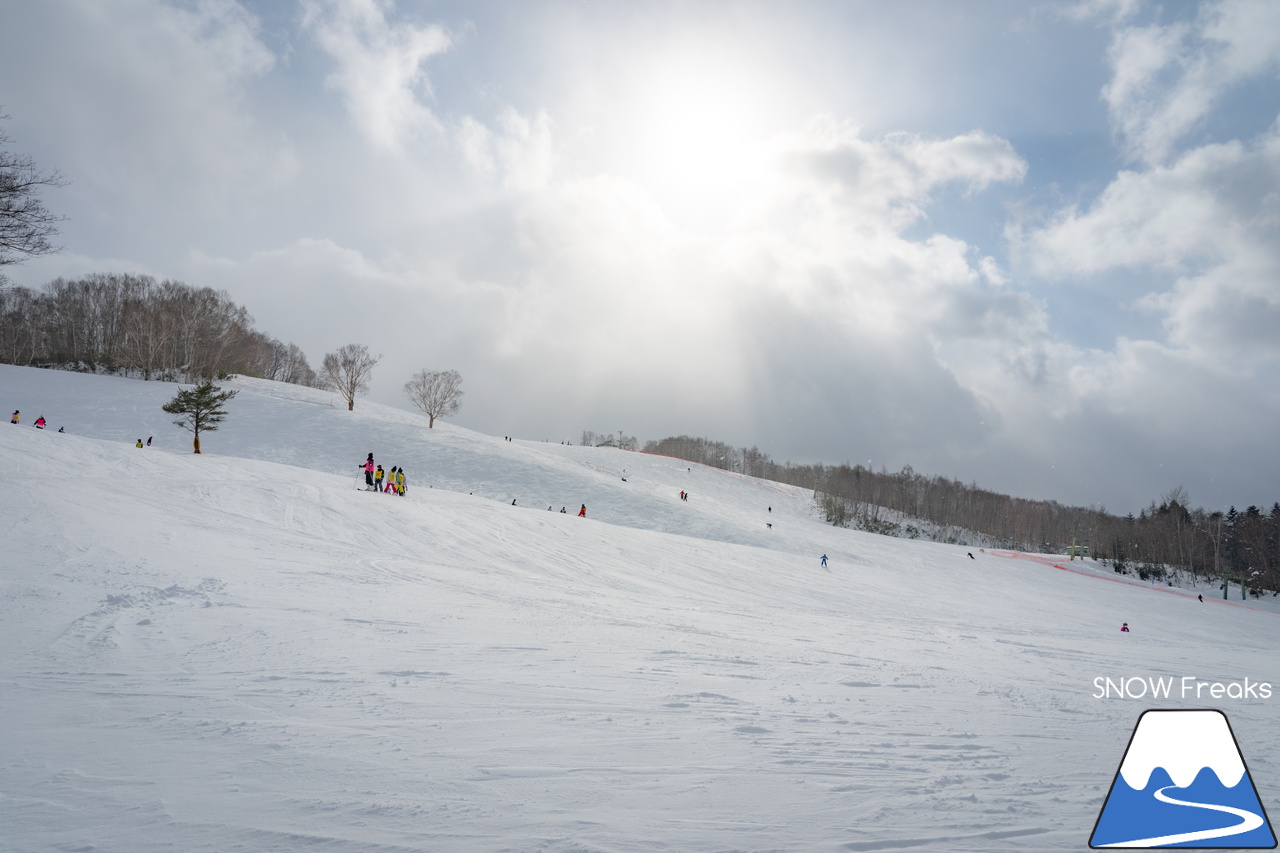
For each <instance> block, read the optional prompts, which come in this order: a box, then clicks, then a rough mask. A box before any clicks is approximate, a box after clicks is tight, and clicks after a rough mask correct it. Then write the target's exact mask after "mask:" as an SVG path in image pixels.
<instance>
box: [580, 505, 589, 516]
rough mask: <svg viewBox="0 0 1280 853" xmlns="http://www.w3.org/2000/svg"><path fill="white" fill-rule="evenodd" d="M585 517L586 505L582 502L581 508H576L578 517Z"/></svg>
mask: <svg viewBox="0 0 1280 853" xmlns="http://www.w3.org/2000/svg"><path fill="white" fill-rule="evenodd" d="M586 517H587V505H586V504H583V505H582V509H580V510H578V518H586Z"/></svg>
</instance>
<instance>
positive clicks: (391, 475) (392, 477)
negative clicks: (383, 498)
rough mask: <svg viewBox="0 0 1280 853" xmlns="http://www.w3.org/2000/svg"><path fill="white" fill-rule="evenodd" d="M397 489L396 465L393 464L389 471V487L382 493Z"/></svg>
mask: <svg viewBox="0 0 1280 853" xmlns="http://www.w3.org/2000/svg"><path fill="white" fill-rule="evenodd" d="M395 489H396V466H394V465H392V466H391V470H390V471H388V472H387V487H386V488H385V489H383V490H382V493H383V494H384V495H385V494H387V493H389V492H394V491H395Z"/></svg>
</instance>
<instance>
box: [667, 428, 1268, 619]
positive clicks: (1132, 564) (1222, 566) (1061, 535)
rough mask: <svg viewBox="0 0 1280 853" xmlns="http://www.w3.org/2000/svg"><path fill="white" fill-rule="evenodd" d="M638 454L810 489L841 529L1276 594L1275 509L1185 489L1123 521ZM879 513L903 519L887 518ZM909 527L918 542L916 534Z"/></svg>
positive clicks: (869, 481)
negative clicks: (1068, 558)
mask: <svg viewBox="0 0 1280 853" xmlns="http://www.w3.org/2000/svg"><path fill="white" fill-rule="evenodd" d="M644 451H645V452H646V453H660V454H664V455H667V456H675V457H677V458H679V459H687V460H689V461H691V462H700V463H702V464H704V465H709V466H711V467H713V468H721V469H724V470H728V471H735V472H737V473H740V474H746V475H747V476H752V477H762V478H764V479H768V480H774V481H776V482H781V483H788V484H790V485H794V486H799V487H801V488H805V489H812V490H813V491H814V493H815V500H816V502H817V504H818V507H819V508H820V510H821V512H822V513H823V515H824V516H825V518H826V519H827V521H829V522H831V523H832V524H836V525H840V526H842V527H856V528H859V529H865V530H872V531H874V532H883V533H894V534H902V533H904V532H907V524H908V523H909V522H911V521H915V520H919V521H923V522H928V524H929V525H930V526H931V527H932V528H933V529H934V530H936V531H937V533H936V536H935V538H938V539H943V540H949V541H953V542H961V543H968V544H974V543H979V542H989V543H990V544H992V545H993V546H996V547H1002V548H1009V549H1015V550H1021V551H1036V552H1047V553H1057V554H1061V553H1066V552H1068V551H1069V550H1071V549H1075V551H1076V553H1078V554H1080V555H1081V556H1084V555H1088V556H1091V557H1093V558H1094V559H1098V560H1105V561H1106V562H1107V563H1109V564H1110V565H1112V566H1113V567H1114V569H1115V570H1116V571H1117V572H1122V573H1126V574H1136V575H1138V576H1140V577H1142V578H1144V579H1150V580H1153V581H1158V580H1161V579H1164V578H1165V577H1166V574H1167V573H1168V572H1170V571H1177V572H1184V573H1186V574H1188V575H1190V576H1192V577H1193V578H1196V579H1210V578H1211V579H1214V580H1217V581H1221V580H1223V579H1224V578H1225V579H1227V580H1229V581H1230V582H1231V583H1232V584H1233V585H1243V586H1244V588H1246V589H1248V590H1251V591H1252V594H1254V595H1260V594H1262V593H1263V592H1272V593H1273V594H1274V593H1275V592H1276V591H1280V502H1277V503H1275V504H1273V505H1272V507H1271V509H1270V511H1269V512H1264V511H1263V510H1262V509H1260V508H1259V507H1257V506H1250V507H1248V508H1247V509H1246V510H1244V511H1243V512H1237V511H1236V510H1235V508H1234V507H1232V508H1231V509H1230V510H1228V511H1227V512H1225V513H1224V512H1211V511H1207V510H1204V509H1199V508H1197V509H1192V508H1191V507H1190V498H1189V497H1188V495H1187V493H1186V491H1185V490H1184V489H1181V488H1177V489H1173V490H1172V491H1170V492H1168V493H1167V494H1165V495H1164V496H1163V497H1162V498H1161V499H1160V501H1159V502H1158V503H1157V502H1156V501H1152V502H1151V504H1150V505H1149V506H1148V507H1147V508H1145V509H1143V510H1142V511H1141V512H1140V513H1139V514H1138V515H1137V516H1136V517H1135V516H1133V515H1132V514H1130V515H1128V516H1125V517H1120V516H1116V515H1112V514H1110V513H1108V512H1107V511H1106V510H1105V509H1103V508H1101V507H1071V506H1063V505H1062V504H1059V503H1057V502H1056V501H1036V500H1027V499H1025V498H1016V497H1011V496H1009V495H1002V494H999V493H997V492H993V491H990V490H988V489H983V488H980V487H979V486H978V485H977V484H976V483H969V484H965V483H962V482H960V481H959V480H952V479H948V478H946V477H939V476H927V475H923V474H919V473H916V472H915V471H914V470H912V469H911V467H910V466H907V467H905V468H903V469H902V470H901V471H897V472H890V471H886V470H884V469H883V468H882V469H881V470H879V471H873V470H871V469H869V468H865V467H863V466H861V465H854V466H850V465H793V464H791V463H783V464H779V463H777V462H774V461H773V460H772V459H770V458H769V456H768V455H767V454H765V453H762V452H761V451H760V450H759V449H757V448H755V447H751V448H745V447H744V448H735V447H732V446H730V445H728V444H725V443H724V442H719V441H712V440H710V439H705V438H693V437H691V436H687V435H682V436H675V437H670V438H664V439H662V440H660V441H650V442H648V443H647V444H645V446H644ZM881 508H885V509H888V510H890V511H891V512H892V513H898V514H900V516H901V517H903V518H904V522H903V523H902V524H898V523H895V522H892V521H886V519H885V518H884V514H883V513H882V512H881ZM911 529H912V530H914V531H916V534H917V535H921V531H920V528H916V527H913V528H911Z"/></svg>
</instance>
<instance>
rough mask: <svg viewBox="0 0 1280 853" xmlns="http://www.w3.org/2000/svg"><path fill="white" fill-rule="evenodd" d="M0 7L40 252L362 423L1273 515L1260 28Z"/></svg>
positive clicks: (1279, 279)
mask: <svg viewBox="0 0 1280 853" xmlns="http://www.w3.org/2000/svg"><path fill="white" fill-rule="evenodd" d="M958 6H959V4H951V3H946V2H941V0H938V2H925V1H924V0H919V1H918V2H905V3H893V4H885V3H856V2H854V3H826V2H807V3H806V2H801V3H796V4H788V5H787V6H786V7H785V8H784V7H782V6H779V5H777V4H769V3H758V4H753V3H723V4H722V3H705V4H686V3H676V2H672V3H652V4H635V5H634V6H633V5H631V4H598V5H587V4H578V3H566V2H530V3H445V2H412V0H399V2H392V1H391V0H342V2H339V0H301V2H298V3H297V4H296V5H290V4H285V3H265V2H263V3H257V2H249V0H242V2H235V1H234V0H201V2H163V0H117V2H112V3H110V4H102V3H98V2H91V0H80V2H72V0H49V2H42V3H39V4H33V3H25V2H17V0H13V2H3V3H0V14H3V19H4V26H2V27H0V79H3V80H5V81H7V82H6V83H5V84H4V86H3V87H2V88H0V104H2V105H3V108H4V112H6V113H8V114H9V115H10V117H11V118H10V120H9V121H7V122H6V123H5V130H6V132H7V133H8V134H9V135H10V136H11V137H12V139H13V146H14V148H15V149H16V150H21V151H24V152H26V153H30V154H32V155H33V156H34V157H36V159H37V160H38V162H39V163H40V164H41V165H42V166H44V167H46V168H57V169H58V170H60V171H61V172H62V173H63V174H64V175H65V176H66V177H67V178H68V179H69V180H70V181H71V184H70V185H69V186H68V187H66V188H63V189H60V190H56V191H52V192H50V193H49V194H48V196H47V197H46V200H47V203H48V204H49V206H50V207H51V208H53V209H54V210H56V211H58V212H61V213H65V214H66V215H67V216H69V217H70V220H69V221H68V222H67V223H66V227H65V228H64V230H63V234H62V238H61V239H62V241H63V242H64V243H65V245H66V249H65V251H64V252H63V253H61V254H59V255H57V256H53V257H49V258H45V259H41V260H39V261H36V262H31V263H28V264H26V265H25V266H23V267H19V268H17V269H16V270H14V271H13V272H12V273H11V275H12V277H13V278H14V279H15V280H16V281H17V282H19V283H21V284H24V285H27V286H31V287H38V286H39V285H41V284H43V283H44V282H45V281H48V280H49V279H51V278H53V277H55V276H57V275H75V274H80V273H84V272H110V271H119V270H128V271H140V272H148V273H152V274H154V275H156V276H159V277H170V278H178V279H182V280H184V281H186V282H188V283H190V284H193V285H208V286H212V287H215V288H225V289H226V290H228V291H229V292H230V293H231V295H232V297H233V298H234V299H236V300H237V301H239V302H241V303H242V304H244V305H245V306H246V307H248V309H249V311H250V312H251V313H252V314H253V315H254V317H255V318H256V320H257V324H258V327H259V328H260V329H262V330H263V331H266V332H267V333H269V334H271V335H274V336H276V337H278V338H281V339H282V340H285V341H292V342H295V343H297V344H299V345H300V346H302V347H303V349H304V350H305V351H306V352H307V354H308V356H309V357H310V359H311V361H312V363H313V364H318V362H319V361H320V359H321V357H322V356H323V354H324V353H325V352H327V351H331V350H333V349H336V348H337V347H338V346H341V345H342V344H345V343H349V342H357V343H364V344H367V345H368V346H369V347H370V348H371V349H372V350H373V351H374V352H377V353H382V354H383V355H384V359H383V361H382V363H381V365H380V366H379V367H378V369H377V371H376V372H375V375H374V387H373V390H372V393H371V399H374V400H377V401H379V402H386V403H391V404H394V405H400V406H404V407H406V408H408V407H409V405H410V404H409V403H408V401H407V399H406V398H405V397H404V396H403V394H402V392H401V386H402V385H403V383H404V382H405V380H407V379H408V377H409V376H410V374H412V373H413V372H414V371H416V370H418V369H420V368H423V367H426V368H428V369H450V368H452V369H457V370H459V371H460V372H461V373H462V375H463V377H464V387H465V388H466V391H467V397H466V400H465V405H464V406H463V409H462V411H461V412H460V414H459V415H458V416H457V418H456V419H455V420H456V422H458V423H460V424H462V425H464V426H469V427H473V428H476V429H480V430H483V431H486V432H490V433H493V434H498V435H516V436H520V437H524V438H533V439H543V438H545V439H549V440H551V441H560V440H565V439H576V438H577V436H578V435H579V434H580V433H581V431H582V430H583V429H591V430H595V431H597V432H614V431H617V430H619V429H621V430H625V431H626V432H627V433H628V434H638V435H639V436H640V437H641V438H658V437H662V436H665V435H670V434H678V433H692V434H701V435H706V436H708V437H712V438H716V439H720V440H725V441H729V442H732V443H735V444H739V445H753V444H754V445H758V446H759V447H760V448H761V449H762V450H765V451H766V452H769V453H770V454H771V455H773V456H774V457H775V458H777V459H779V460H785V459H790V460H793V461H796V462H814V461H821V462H830V463H835V462H843V461H850V462H862V463H864V464H867V463H870V464H872V465H874V466H875V467H877V468H878V467H880V466H882V465H883V466H887V467H888V468H889V469H891V470H896V469H898V468H900V467H902V466H903V465H908V464H909V465H911V466H912V467H914V468H915V469H916V470H917V471H922V472H927V473H938V474H944V475H947V476H954V477H957V478H960V479H963V480H966V481H969V480H976V481H977V482H978V483H979V484H981V485H983V486H986V487H989V488H993V489H998V490H1002V491H1008V492H1011V493H1014V494H1019V495H1024V496H1028V497H1041V498H1052V499H1057V500H1060V501H1063V502H1067V503H1075V504H1089V503H1100V504H1105V505H1106V506H1107V507H1108V508H1109V509H1111V510H1113V511H1118V512H1127V511H1130V510H1133V511H1135V512H1136V511H1137V510H1138V509H1139V508H1141V507H1142V506H1143V505H1145V504H1146V503H1147V502H1148V501H1150V500H1151V499H1153V498H1155V499H1158V498H1159V496H1160V495H1161V494H1162V493H1163V492H1165V491H1167V490H1169V489H1170V488H1173V487H1175V486H1179V485H1182V486H1184V487H1186V488H1187V489H1188V490H1189V492H1190V493H1191V496H1192V501H1193V503H1196V504H1201V505H1204V506H1207V507H1210V508H1225V506H1226V504H1228V503H1234V504H1236V505H1237V506H1238V507H1243V506H1245V505H1247V504H1250V503H1257V504H1262V505H1264V506H1268V507H1269V506H1270V503H1271V502H1272V501H1275V500H1277V499H1280V488H1278V487H1280V444H1278V443H1277V441H1276V438H1275V436H1276V429H1277V426H1280V382H1277V381H1276V379H1275V376H1276V373H1277V367H1278V366H1280V239H1277V238H1278V237H1280V233H1278V232H1280V121H1278V114H1280V80H1278V79H1277V77H1278V75H1280V61H1278V60H1277V57H1280V11H1278V10H1280V6H1278V5H1277V4H1275V3H1273V2H1268V0H1234V2H1233V0H1223V2H1205V3H1199V4H1169V3H1164V4H1159V5H1157V4H1147V3H1143V2H1137V1H1136V0H1134V2H1100V0H1095V2H1088V3H1072V2H1063V3H1057V4H1054V3H1046V4H1042V5H1039V6H1034V7H1032V6H1029V5H1027V4H1025V3H1021V2H1007V3H999V2H998V3H990V4H981V5H977V6H975V5H971V4H965V5H964V8H963V9H960V8H958Z"/></svg>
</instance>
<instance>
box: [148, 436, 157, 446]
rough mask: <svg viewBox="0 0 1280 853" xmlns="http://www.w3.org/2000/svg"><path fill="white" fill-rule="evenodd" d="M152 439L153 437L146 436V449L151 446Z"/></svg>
mask: <svg viewBox="0 0 1280 853" xmlns="http://www.w3.org/2000/svg"><path fill="white" fill-rule="evenodd" d="M153 438H155V436H154V435H149V436H147V447H150V446H151V439H153Z"/></svg>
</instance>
